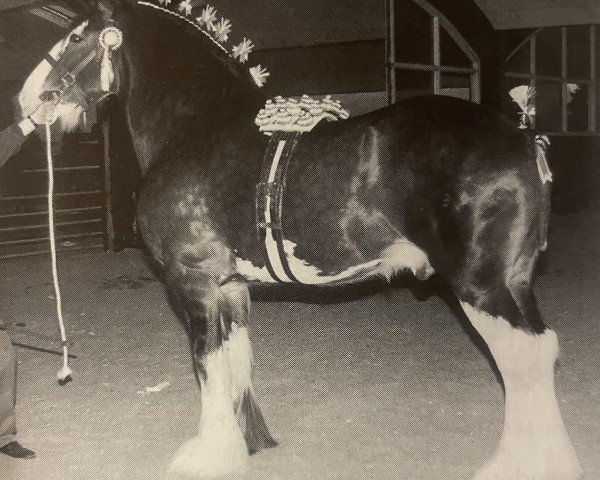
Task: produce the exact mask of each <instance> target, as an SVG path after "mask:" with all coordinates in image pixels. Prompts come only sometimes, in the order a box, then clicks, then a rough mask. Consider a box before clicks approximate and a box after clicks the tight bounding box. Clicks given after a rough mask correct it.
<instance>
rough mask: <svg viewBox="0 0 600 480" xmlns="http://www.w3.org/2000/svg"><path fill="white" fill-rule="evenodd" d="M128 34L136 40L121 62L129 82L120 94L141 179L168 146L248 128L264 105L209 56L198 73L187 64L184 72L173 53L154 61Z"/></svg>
mask: <svg viewBox="0 0 600 480" xmlns="http://www.w3.org/2000/svg"><path fill="white" fill-rule="evenodd" d="M138 32H139V31H138ZM132 34H133V35H134V36H137V38H136V39H135V40H136V41H135V42H132V43H133V45H132V49H131V50H130V51H129V54H128V55H127V58H126V61H125V65H126V66H125V69H126V70H127V72H126V76H127V78H128V81H127V82H125V84H124V85H123V87H124V89H125V90H126V91H125V92H122V93H124V97H125V113H126V116H127V120H128V125H129V128H130V132H131V135H132V140H133V144H134V148H135V151H136V154H137V157H138V161H139V163H140V168H141V170H142V173H143V174H145V173H146V171H147V170H148V168H149V166H150V165H151V164H152V163H153V162H154V161H155V160H156V159H157V158H158V157H159V156H160V153H161V151H162V150H163V149H164V148H165V146H166V145H167V144H171V145H173V144H174V145H176V144H177V143H178V142H187V141H192V140H194V141H198V139H199V138H200V137H201V140H202V141H203V142H204V143H209V142H211V141H213V139H215V138H217V136H218V133H219V132H221V131H223V130H225V129H229V128H231V126H232V125H233V124H239V122H242V123H241V124H242V125H243V124H245V123H248V124H252V121H253V117H254V115H255V114H256V113H257V112H258V110H259V108H260V107H261V106H262V104H263V100H264V99H263V98H262V96H261V95H260V93H259V92H257V91H256V90H255V89H254V88H251V85H250V84H249V81H248V79H247V78H246V79H244V78H239V77H236V75H235V73H233V72H232V71H230V70H228V69H226V68H225V69H224V68H223V64H222V63H220V60H218V59H216V58H213V57H212V56H211V55H210V54H207V58H206V59H205V61H204V62H203V64H202V65H203V68H202V69H200V70H199V69H198V68H196V69H195V68H194V65H193V63H192V62H193V61H194V60H192V59H190V60H187V59H186V60H187V62H189V71H185V70H187V68H188V64H186V62H185V61H182V59H181V58H179V59H178V58H176V55H177V52H174V54H173V55H174V56H173V57H168V58H161V59H160V60H157V56H156V52H153V51H152V49H150V48H144V45H145V44H146V43H145V41H144V40H145V39H144V36H143V35H142V34H137V35H136V33H135V32H132ZM193 40H194V39H187V41H188V42H192V41H193ZM198 48H201V46H199V47H198ZM159 56H160V55H159ZM182 65H183V66H182Z"/></svg>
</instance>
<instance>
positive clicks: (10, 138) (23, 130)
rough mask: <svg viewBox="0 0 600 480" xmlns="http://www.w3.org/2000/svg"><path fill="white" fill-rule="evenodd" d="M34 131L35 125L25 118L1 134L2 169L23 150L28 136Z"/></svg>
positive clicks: (0, 160)
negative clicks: (22, 147)
mask: <svg viewBox="0 0 600 480" xmlns="http://www.w3.org/2000/svg"><path fill="white" fill-rule="evenodd" d="M34 130H35V124H34V123H33V122H32V121H31V120H30V119H29V118H25V119H23V120H21V121H20V122H19V123H13V124H12V125H11V126H10V127H8V128H6V129H4V130H3V131H2V132H0V168H1V167H2V166H3V165H4V164H5V163H6V162H7V161H8V159H9V158H10V157H12V156H13V155H14V154H15V153H17V152H18V151H19V150H20V149H21V146H22V145H23V143H25V140H26V139H27V136H28V135H29V134H30V133H31V132H33V131H34Z"/></svg>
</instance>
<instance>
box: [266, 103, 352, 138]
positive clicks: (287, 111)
mask: <svg viewBox="0 0 600 480" xmlns="http://www.w3.org/2000/svg"><path fill="white" fill-rule="evenodd" d="M349 116H350V113H349V112H348V110H346V109H345V108H342V106H341V104H340V102H339V101H338V100H332V99H331V96H329V95H327V97H325V98H324V99H323V100H317V99H314V98H312V97H309V96H308V95H302V97H301V98H300V99H296V98H284V97H281V96H278V97H275V98H274V99H273V100H267V103H266V104H265V108H262V109H261V110H260V111H259V112H258V115H257V116H256V119H255V120H254V122H255V123H256V125H258V127H259V129H260V131H261V132H263V133H264V134H266V135H271V133H272V132H310V131H311V130H312V129H313V128H314V127H315V126H316V125H317V124H318V123H319V122H320V121H321V120H323V119H325V120H328V121H330V122H335V121H337V120H339V119H342V120H345V119H347V118H348V117H349Z"/></svg>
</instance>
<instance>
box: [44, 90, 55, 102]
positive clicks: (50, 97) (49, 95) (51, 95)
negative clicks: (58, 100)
mask: <svg viewBox="0 0 600 480" xmlns="http://www.w3.org/2000/svg"><path fill="white" fill-rule="evenodd" d="M58 95H59V92H58V91H56V90H47V91H45V92H44V93H42V94H41V95H40V97H39V98H40V100H41V101H42V102H49V101H51V100H54V98H55V96H58Z"/></svg>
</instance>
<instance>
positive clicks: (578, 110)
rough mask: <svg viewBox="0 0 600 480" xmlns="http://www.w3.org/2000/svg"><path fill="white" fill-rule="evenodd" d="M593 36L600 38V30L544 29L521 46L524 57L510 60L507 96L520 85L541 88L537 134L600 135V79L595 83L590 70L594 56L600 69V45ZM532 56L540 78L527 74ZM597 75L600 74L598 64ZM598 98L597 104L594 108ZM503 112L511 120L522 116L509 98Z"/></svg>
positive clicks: (537, 99)
mask: <svg viewBox="0 0 600 480" xmlns="http://www.w3.org/2000/svg"><path fill="white" fill-rule="evenodd" d="M591 32H594V33H600V28H599V26H598V25H594V26H590V25H582V26H569V27H557V28H546V29H541V30H538V31H536V32H535V33H533V34H532V35H531V37H530V40H529V41H526V42H523V44H521V46H520V49H519V50H520V51H516V52H512V53H511V54H510V56H509V57H508V58H507V60H506V79H505V82H504V84H505V86H506V93H507V94H508V92H509V91H510V89H511V88H512V87H514V86H515V85H527V84H535V85H536V91H537V94H536V96H535V97H534V102H535V106H536V119H535V123H536V127H537V129H538V130H540V131H542V132H545V133H554V134H557V133H600V114H599V113H598V108H599V103H600V98H598V95H600V76H597V77H596V78H594V75H593V73H594V72H592V68H591V67H592V65H591V58H592V57H591V52H592V51H595V52H597V54H596V57H595V58H597V59H598V60H597V62H598V63H600V45H599V43H600V42H599V41H598V38H597V36H593V35H592V33H591ZM594 37H596V38H594ZM531 46H533V48H531ZM592 49H593V50H592ZM527 56H529V58H530V61H531V62H534V63H535V65H536V72H535V75H531V74H526V73H524V72H523V67H524V65H525V59H526V58H527ZM563 56H564V58H563ZM563 62H564V64H563ZM563 67H566V68H563ZM596 72H598V73H600V66H599V65H598V64H597V65H596ZM549 77H552V78H549ZM592 89H594V90H592ZM594 92H596V95H597V96H596V100H595V101H594V103H590V101H591V100H592V101H593V99H594V95H593V93H594ZM503 106H504V111H505V112H506V113H507V114H508V115H513V114H514V112H515V110H516V111H518V107H517V106H516V105H515V104H514V103H513V102H511V101H510V97H507V98H506V99H505V101H504V102H503ZM594 121H595V125H594Z"/></svg>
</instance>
